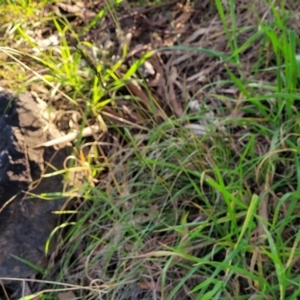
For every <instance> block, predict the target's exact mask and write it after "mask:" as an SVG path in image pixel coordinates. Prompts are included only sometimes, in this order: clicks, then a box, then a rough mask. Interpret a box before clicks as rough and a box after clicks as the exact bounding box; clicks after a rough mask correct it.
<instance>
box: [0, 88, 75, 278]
mask: <svg viewBox="0 0 300 300" xmlns="http://www.w3.org/2000/svg"><path fill="white" fill-rule="evenodd" d="M58 134H59V133H58V131H57V130H56V129H55V128H54V127H53V125H52V124H50V123H49V122H48V121H47V120H46V119H45V118H43V112H42V108H41V106H40V103H39V102H38V101H37V100H36V99H34V97H33V96H32V95H31V94H30V93H23V94H20V95H17V94H16V93H13V92H11V91H8V90H0V279H3V278H7V277H9V278H26V277H29V276H32V275H33V274H35V273H36V270H34V269H33V268H31V267H30V266H29V265H27V264H25V263H24V262H22V261H21V260H18V259H17V258H18V257H19V258H21V259H23V260H26V261H29V262H30V263H31V264H34V265H36V266H38V267H43V266H45V264H46V256H45V251H44V249H45V248H44V247H45V243H46V241H47V239H48V238H49V235H50V233H51V231H52V230H53V229H54V228H55V226H56V224H57V221H58V217H57V215H56V214H54V213H53V211H56V210H60V209H61V207H62V206H63V204H64V202H65V199H64V198H63V197H60V198H58V199H55V200H44V199H41V197H38V195H40V194H42V193H53V192H58V193H59V192H61V191H62V190H63V186H64V179H63V176H61V175H60V176H58V175H56V176H49V177H45V178H42V179H41V176H42V175H43V174H45V173H52V172H53V169H52V168H51V167H50V166H54V167H55V168H56V169H58V170H61V169H62V168H63V163H64V160H65V159H66V157H67V156H68V154H69V153H70V149H68V148H62V149H58V150H57V149H54V148H35V146H36V145H38V144H40V143H43V142H45V141H47V140H49V139H53V138H56V137H57V135H58ZM35 195H36V196H35ZM10 281H11V280H4V281H3V282H4V283H9V282H10Z"/></svg>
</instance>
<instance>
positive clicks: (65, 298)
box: [57, 291, 77, 300]
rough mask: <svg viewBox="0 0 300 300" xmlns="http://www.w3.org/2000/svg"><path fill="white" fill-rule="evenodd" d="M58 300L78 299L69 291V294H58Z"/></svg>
mask: <svg viewBox="0 0 300 300" xmlns="http://www.w3.org/2000/svg"><path fill="white" fill-rule="evenodd" d="M57 298H58V300H74V299H77V298H76V296H75V295H74V293H73V292H72V291H67V292H64V293H58V295H57Z"/></svg>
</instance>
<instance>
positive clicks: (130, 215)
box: [0, 0, 300, 300]
mask: <svg viewBox="0 0 300 300" xmlns="http://www.w3.org/2000/svg"><path fill="white" fill-rule="evenodd" d="M29 2H30V3H29ZM29 2H28V1H6V2H5V4H4V5H3V9H2V10H1V12H0V15H1V26H0V32H1V36H3V38H2V39H1V41H2V43H1V47H0V58H1V60H2V64H1V68H0V85H1V86H3V87H8V88H11V89H15V90H19V91H21V90H31V91H32V92H35V93H36V94H37V95H38V96H39V97H41V98H43V99H44V100H47V102H48V104H49V107H54V108H55V109H56V110H57V111H58V113H60V114H59V117H56V118H54V122H56V124H57V125H58V127H59V128H60V129H61V130H63V131H66V132H67V131H69V130H71V129H72V128H74V127H75V128H77V129H83V128H85V127H88V126H90V125H95V124H96V125H97V126H99V128H100V130H99V132H98V133H97V134H93V135H92V136H91V137H87V138H79V139H78V140H77V141H76V142H75V143H74V156H73V159H74V166H75V167H77V169H80V170H81V171H83V178H84V180H83V182H84V183H83V184H82V185H80V186H75V187H74V195H76V197H77V200H76V201H75V202H74V204H72V207H71V208H70V211H66V212H65V214H64V215H65V216H66V217H65V218H64V219H63V222H62V224H61V225H60V226H59V227H57V228H56V233H58V234H59V237H58V240H57V247H56V251H54V253H53V254H52V256H51V259H50V262H49V266H48V268H47V269H45V270H44V271H43V272H41V274H40V278H41V279H40V280H38V279H36V280H35V281H34V282H35V284H31V293H29V294H27V295H26V296H24V299H33V298H34V297H37V295H38V297H40V299H57V297H62V295H64V296H66V295H69V296H68V297H69V298H68V299H75V298H76V299H119V300H121V299H166V300H171V299H201V300H203V299H207V300H210V299H240V300H242V299H282V300H283V299H291V300H292V299H298V298H299V297H300V296H299V294H300V287H299V263H298V260H299V255H300V252H299V241H300V235H299V211H300V207H299V201H298V200H299V196H300V190H299V189H300V186H299V170H300V161H299V157H298V154H299V147H298V145H299V120H298V119H299V103H298V101H299V74H300V67H299V66H300V63H299V49H300V42H299V34H300V28H299V25H298V24H300V23H299V22H298V21H299V13H298V11H299V5H298V4H297V3H296V2H292V1H288V0H287V1H275V2H274V1H267V0H266V1H252V2H251V3H250V2H249V1H234V0H228V1H220V0H215V1H176V3H175V1H171V2H167V1H159V2H158V1H153V2H151V1H149V2H148V1H144V2H140V3H139V2H138V1H136V3H134V4H131V3H130V2H127V1H123V2H119V1H114V2H113V1H111V2H108V1H91V2H88V1H87V3H86V5H85V6H83V3H81V2H80V1H74V4H73V5H70V4H69V2H68V1H61V2H60V3H57V2H56V1H51V0H48V1H29ZM154 2H155V3H154ZM170 4H172V5H170ZM12 16H13V18H12ZM68 293H71V296H70V294H68ZM61 299H63V298H61Z"/></svg>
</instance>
